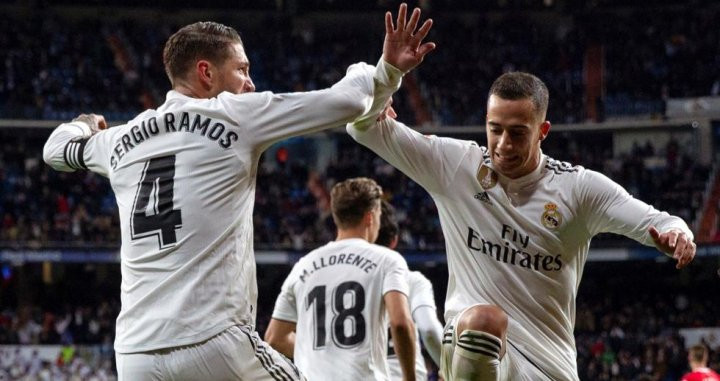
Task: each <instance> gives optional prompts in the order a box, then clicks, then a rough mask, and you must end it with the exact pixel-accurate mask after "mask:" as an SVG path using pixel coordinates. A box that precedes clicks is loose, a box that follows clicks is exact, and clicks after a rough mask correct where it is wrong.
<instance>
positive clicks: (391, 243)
mask: <svg viewBox="0 0 720 381" xmlns="http://www.w3.org/2000/svg"><path fill="white" fill-rule="evenodd" d="M399 241H400V236H397V235H396V236H395V238H393V239H392V241H390V246H388V247H390V248H391V249H393V250H395V248H396V247H397V245H398V242H399Z"/></svg>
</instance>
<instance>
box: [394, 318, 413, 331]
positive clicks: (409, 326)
mask: <svg viewBox="0 0 720 381" xmlns="http://www.w3.org/2000/svg"><path fill="white" fill-rule="evenodd" d="M390 328H391V329H392V330H393V331H397V332H402V333H405V332H413V331H415V323H413V321H412V319H410V318H409V317H408V318H403V319H398V320H396V321H391V322H390Z"/></svg>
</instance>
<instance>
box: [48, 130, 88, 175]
mask: <svg viewBox="0 0 720 381" xmlns="http://www.w3.org/2000/svg"><path fill="white" fill-rule="evenodd" d="M91 135H92V132H91V130H90V127H89V126H88V125H87V124H86V123H83V122H79V121H77V122H71V123H63V124H61V125H60V126H58V127H57V128H56V129H55V130H54V131H53V132H52V134H50V137H49V138H48V140H47V142H45V146H44V147H43V160H44V161H45V163H47V164H48V165H49V166H51V167H52V168H53V169H55V170H58V171H65V172H72V171H74V170H76V169H78V168H80V167H81V166H82V165H83V163H80V162H78V161H77V160H72V159H76V157H73V154H74V153H77V152H76V151H75V150H74V149H77V148H79V147H72V146H71V147H68V143H70V142H71V141H73V140H74V139H78V138H84V137H89V136H91ZM68 150H70V151H69V152H68ZM80 152H81V151H80ZM68 154H70V160H69V157H68Z"/></svg>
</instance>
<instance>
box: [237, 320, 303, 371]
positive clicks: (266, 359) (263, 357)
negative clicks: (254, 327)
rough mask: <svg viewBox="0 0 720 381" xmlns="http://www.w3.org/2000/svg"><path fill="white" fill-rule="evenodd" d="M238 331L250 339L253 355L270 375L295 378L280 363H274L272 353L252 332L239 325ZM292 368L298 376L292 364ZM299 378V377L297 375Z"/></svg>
mask: <svg viewBox="0 0 720 381" xmlns="http://www.w3.org/2000/svg"><path fill="white" fill-rule="evenodd" d="M240 332H242V333H244V334H245V336H247V337H248V339H250V345H252V347H253V350H254V351H255V357H256V358H257V359H258V361H260V365H262V367H263V368H265V370H266V371H267V372H268V373H269V374H270V376H271V377H272V378H273V379H275V380H277V381H293V380H295V379H297V378H293V377H292V376H290V374H288V373H287V371H285V368H283V367H282V366H281V365H279V364H276V363H275V361H274V360H273V358H272V355H271V354H270V353H268V351H267V348H265V346H264V345H262V343H261V342H260V340H259V339H258V338H257V337H256V336H255V335H254V332H252V333H248V332H247V331H246V327H244V326H241V327H240ZM293 370H294V371H295V373H296V374H297V375H298V376H300V372H299V371H298V370H297V369H296V368H295V366H294V365H293ZM298 378H299V377H298Z"/></svg>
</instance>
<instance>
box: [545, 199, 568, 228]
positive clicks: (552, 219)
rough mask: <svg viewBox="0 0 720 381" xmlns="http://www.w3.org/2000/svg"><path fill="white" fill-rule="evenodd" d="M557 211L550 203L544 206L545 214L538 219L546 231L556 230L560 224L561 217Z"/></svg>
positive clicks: (555, 206)
mask: <svg viewBox="0 0 720 381" xmlns="http://www.w3.org/2000/svg"><path fill="white" fill-rule="evenodd" d="M557 209H558V207H557V205H555V204H554V203H552V202H548V203H547V204H545V212H544V213H543V214H542V217H540V222H542V224H543V226H545V227H546V228H548V229H557V228H558V227H559V226H560V224H562V219H563V216H562V214H560V212H558V210H557Z"/></svg>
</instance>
